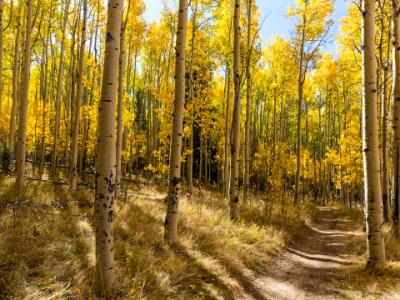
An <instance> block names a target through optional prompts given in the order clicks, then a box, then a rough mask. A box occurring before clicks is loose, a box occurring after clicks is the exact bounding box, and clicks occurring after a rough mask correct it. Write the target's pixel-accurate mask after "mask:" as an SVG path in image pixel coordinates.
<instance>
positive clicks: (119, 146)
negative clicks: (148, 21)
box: [115, 25, 125, 198]
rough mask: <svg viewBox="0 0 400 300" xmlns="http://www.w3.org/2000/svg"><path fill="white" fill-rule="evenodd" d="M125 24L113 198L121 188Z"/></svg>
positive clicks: (119, 85)
mask: <svg viewBox="0 0 400 300" xmlns="http://www.w3.org/2000/svg"><path fill="white" fill-rule="evenodd" d="M124 27H125V26H124V25H122V29H121V39H120V44H121V45H120V50H121V51H120V54H119V71H118V106H117V145H116V146H117V148H116V159H117V171H116V177H115V198H118V195H119V193H120V190H121V169H122V168H121V164H122V133H123V130H124V129H123V121H124V120H123V115H124V68H125V50H124V44H125V28H124Z"/></svg>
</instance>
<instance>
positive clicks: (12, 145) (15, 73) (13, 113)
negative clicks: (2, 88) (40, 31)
mask: <svg viewBox="0 0 400 300" xmlns="http://www.w3.org/2000/svg"><path fill="white" fill-rule="evenodd" d="M20 42H21V22H20V19H19V17H18V18H17V32H16V37H15V46H14V61H13V75H12V76H13V77H12V99H13V102H12V107H11V116H10V131H9V135H8V150H9V152H10V155H11V157H14V150H15V149H14V148H15V122H16V116H17V108H18V83H19V46H20Z"/></svg>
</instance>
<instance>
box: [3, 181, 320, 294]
mask: <svg viewBox="0 0 400 300" xmlns="http://www.w3.org/2000/svg"><path fill="white" fill-rule="evenodd" d="M0 186H1V187H0V205H1V206H0V207H1V208H0V257H2V260H1V262H0V298H6V299H7V298H9V299H23V298H25V299H39V298H46V299H59V298H73V299H86V298H89V297H90V295H91V294H92V290H93V276H94V231H93V228H92V225H91V214H92V208H91V205H92V201H93V196H92V192H91V191H89V190H87V191H81V192H79V194H78V195H76V196H75V197H73V198H72V197H70V195H69V193H68V192H67V189H66V188H65V187H62V186H53V185H51V184H48V183H43V182H41V183H39V182H29V183H28V186H27V189H26V198H25V200H26V201H24V202H18V203H14V204H13V201H12V199H14V197H15V195H14V194H13V180H11V179H4V178H3V179H1V185H0ZM130 189H132V191H130V192H129V193H128V198H127V201H126V203H124V202H123V201H121V202H120V203H118V204H117V207H116V213H117V218H116V222H115V247H116V252H115V253H116V264H117V270H118V271H117V272H118V289H117V292H116V293H117V294H116V296H117V297H119V298H130V299H139V298H148V299H165V298H179V299H194V298H197V299H204V298H206V299H209V298H214V299H215V298H221V299H222V298H224V299H229V298H233V297H237V296H238V295H240V294H242V293H250V294H251V293H252V291H251V282H249V278H252V276H256V275H257V274H259V273H261V272H262V270H263V266H264V265H265V263H267V262H268V260H269V259H270V258H271V256H272V255H273V254H274V253H277V252H279V251H280V250H281V249H282V248H283V247H284V246H285V243H286V242H287V241H288V240H290V239H291V238H292V236H293V234H295V233H296V232H299V230H301V228H302V226H303V224H304V220H305V219H308V218H310V216H309V214H310V212H312V211H313V210H312V209H311V207H306V206H301V208H300V209H298V210H296V211H295V210H293V211H290V210H289V211H286V212H285V214H284V215H283V214H282V211H281V209H280V206H279V205H269V206H268V212H266V208H265V205H264V204H263V202H262V201H260V200H259V198H257V197H253V198H252V199H253V200H252V201H251V203H248V204H246V205H242V207H241V215H242V221H240V222H239V223H237V224H233V223H232V222H231V221H230V220H229V216H228V203H227V201H226V200H224V199H222V198H221V197H220V196H219V195H218V194H217V193H215V192H209V191H204V192H202V191H196V192H195V195H194V196H193V197H192V198H191V199H183V200H182V203H181V208H180V209H181V212H182V213H181V221H180V228H179V232H180V237H181V239H180V243H179V244H178V245H177V246H176V247H173V248H171V247H167V246H166V245H165V244H164V243H163V236H162V234H163V218H164V211H165V204H164V202H163V198H164V196H165V193H164V192H163V191H160V190H158V189H156V188H155V187H148V186H141V187H136V189H134V188H133V187H130Z"/></svg>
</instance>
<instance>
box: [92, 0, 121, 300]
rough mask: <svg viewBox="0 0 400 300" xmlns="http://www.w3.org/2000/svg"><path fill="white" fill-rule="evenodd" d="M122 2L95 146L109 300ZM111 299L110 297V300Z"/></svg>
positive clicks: (104, 292)
mask: <svg viewBox="0 0 400 300" xmlns="http://www.w3.org/2000/svg"><path fill="white" fill-rule="evenodd" d="M122 6H123V1H122V0H110V2H109V4H108V15H107V29H106V36H105V55H104V69H103V81H102V87H101V98H100V102H99V123H98V136H97V146H96V172H97V174H96V200H95V210H94V222H95V227H96V258H97V264H96V277H97V289H98V293H99V294H100V295H101V296H106V298H108V297H109V296H110V294H111V292H112V290H113V288H114V282H115V271H114V243H113V221H114V206H113V204H114V196H115V173H116V167H115V164H116V161H115V160H116V155H115V152H116V149H115V107H116V103H115V102H116V98H117V84H118V82H117V80H118V61H119V57H120V48H119V47H120V34H121V19H122ZM107 296H108V297H107Z"/></svg>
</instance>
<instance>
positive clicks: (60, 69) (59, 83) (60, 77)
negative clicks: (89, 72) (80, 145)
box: [52, 0, 70, 176]
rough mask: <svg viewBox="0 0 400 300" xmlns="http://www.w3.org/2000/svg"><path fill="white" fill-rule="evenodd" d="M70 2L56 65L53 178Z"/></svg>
mask: <svg viewBox="0 0 400 300" xmlns="http://www.w3.org/2000/svg"><path fill="white" fill-rule="evenodd" d="M69 5H70V0H66V2H65V8H64V19H63V23H62V26H61V28H62V29H61V32H62V33H61V34H62V36H61V46H60V47H61V49H60V61H59V65H58V77H57V94H56V103H55V110H56V120H55V126H54V140H53V143H54V145H53V161H52V164H53V165H52V173H53V176H55V175H56V168H57V160H58V138H59V135H60V119H61V94H62V83H63V73H64V52H65V31H66V28H67V22H68V12H69Z"/></svg>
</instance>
